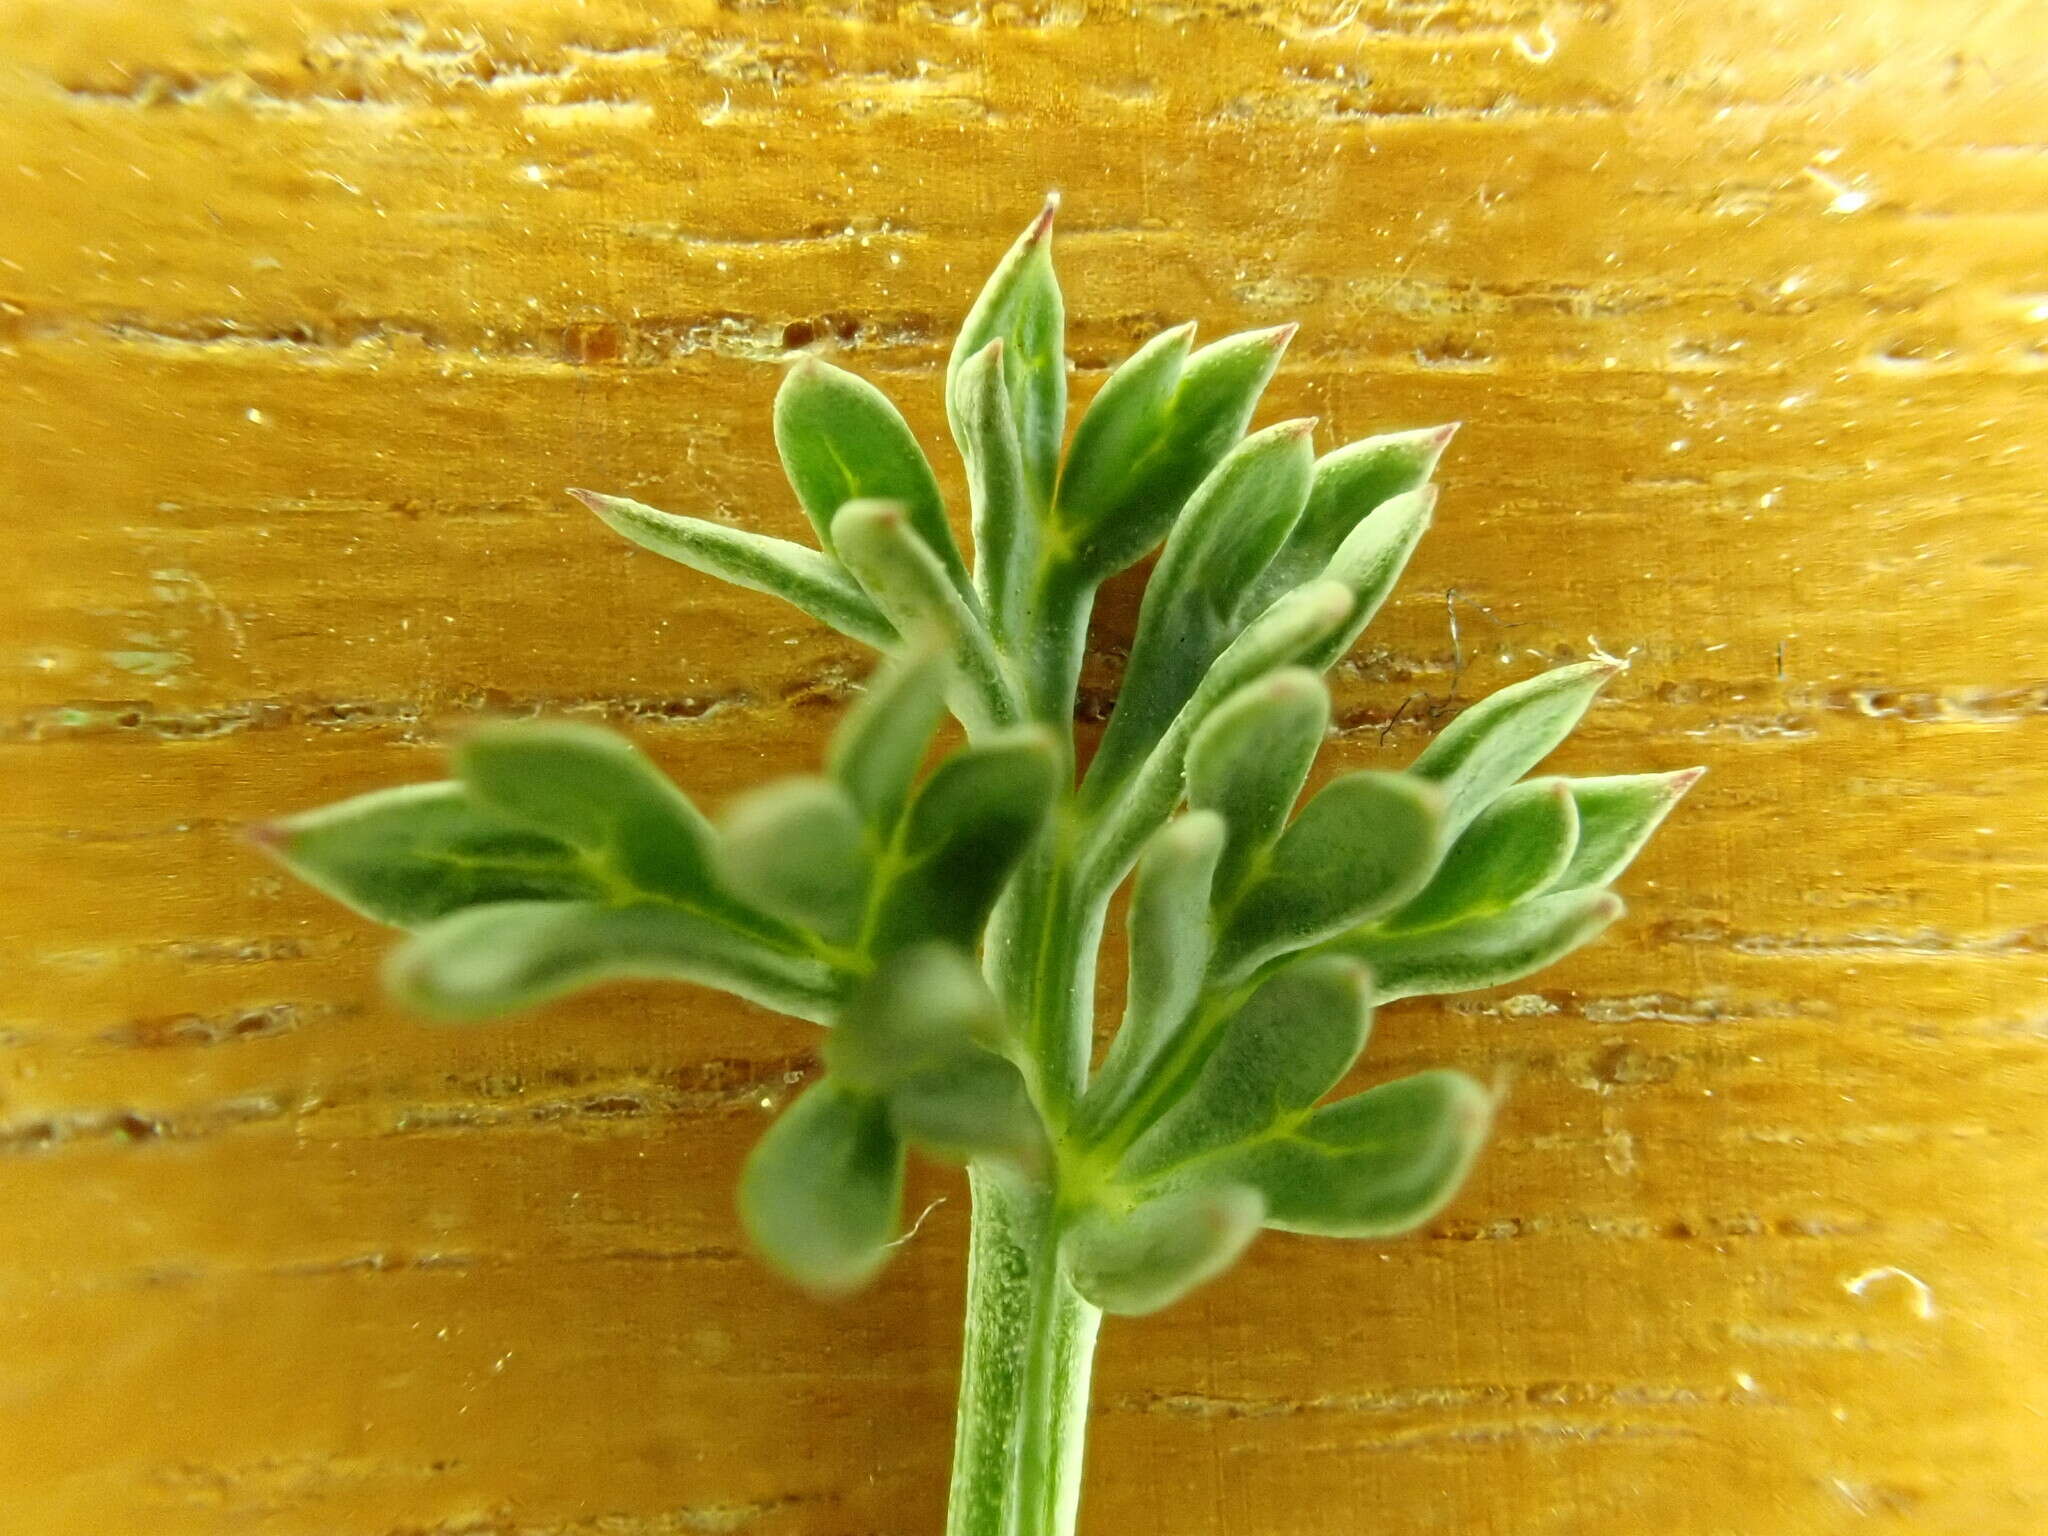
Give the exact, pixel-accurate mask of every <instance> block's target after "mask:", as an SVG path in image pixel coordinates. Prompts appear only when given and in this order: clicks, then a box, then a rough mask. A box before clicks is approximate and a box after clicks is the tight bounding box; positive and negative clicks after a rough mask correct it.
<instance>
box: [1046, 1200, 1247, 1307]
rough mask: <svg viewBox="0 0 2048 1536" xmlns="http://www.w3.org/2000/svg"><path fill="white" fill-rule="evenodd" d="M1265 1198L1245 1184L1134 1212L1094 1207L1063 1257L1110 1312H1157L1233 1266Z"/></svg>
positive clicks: (1077, 1284)
mask: <svg viewBox="0 0 2048 1536" xmlns="http://www.w3.org/2000/svg"><path fill="white" fill-rule="evenodd" d="M1265 1214H1266V1202H1265V1200H1264V1199H1263V1198H1261V1196H1260V1195H1259V1193H1258V1191H1257V1190H1255V1189H1251V1188H1248V1187H1247V1186H1245V1185H1242V1184H1224V1185H1220V1186H1217V1187H1213V1188H1208V1187H1204V1188H1194V1189H1184V1190H1176V1191H1173V1192H1172V1193H1169V1194H1165V1195H1161V1196H1159V1197H1158V1198H1156V1199H1153V1200H1147V1201H1144V1202H1142V1203H1140V1204H1138V1205H1136V1206H1133V1207H1131V1208H1130V1209H1128V1210H1122V1211H1109V1210H1101V1209H1097V1210H1092V1211H1089V1212H1088V1213H1087V1214H1085V1215H1083V1216H1082V1217H1081V1218H1080V1219H1079V1220H1078V1221H1076V1222H1075V1223H1074V1225H1073V1226H1071V1227H1070V1228H1068V1230H1067V1233H1066V1236H1065V1237H1064V1238H1063V1239H1062V1240H1061V1243H1060V1260H1061V1264H1062V1267H1063V1268H1064V1269H1065V1270H1066V1273H1067V1278H1068V1279H1069V1280H1070V1281H1071V1282H1072V1284H1073V1287H1074V1289H1075V1290H1077V1291H1079V1292H1080V1293H1081V1294H1082V1295H1083V1296H1084V1297H1086V1298H1087V1299H1088V1300H1089V1301H1091V1302H1093V1303H1094V1304H1095V1305H1096V1306H1098V1307H1100V1308H1102V1310H1103V1311H1105V1312H1114V1313H1119V1314H1122V1315H1123V1316H1126V1317H1136V1316H1141V1315H1143V1314H1144V1313H1147V1312H1157V1311H1158V1310H1159V1309H1160V1308H1162V1307H1166V1306H1170V1305H1171V1304H1172V1303H1174V1302H1176V1301H1178V1300H1180V1298H1181V1297H1183V1296H1185V1295H1186V1294H1187V1293H1188V1292H1189V1291H1191V1290H1193V1289H1194V1288H1195V1287H1196V1286H1198V1285H1201V1284H1203V1283H1204V1282H1205V1281H1208V1280H1211V1279H1214V1278H1215V1277H1216V1276H1217V1275H1220V1274H1222V1273H1223V1271H1224V1270H1226V1269H1228V1268H1229V1267H1230V1266H1231V1265H1232V1264H1235V1263H1236V1262H1237V1259H1238V1255H1240V1254H1241V1253H1243V1252H1244V1250H1245V1249H1246V1248H1247V1247H1248V1246H1250V1244H1251V1241H1252V1239H1253V1238H1255V1237H1257V1236H1258V1235H1259V1227H1260V1225H1261V1224H1262V1223H1263V1221H1264V1219H1265Z"/></svg>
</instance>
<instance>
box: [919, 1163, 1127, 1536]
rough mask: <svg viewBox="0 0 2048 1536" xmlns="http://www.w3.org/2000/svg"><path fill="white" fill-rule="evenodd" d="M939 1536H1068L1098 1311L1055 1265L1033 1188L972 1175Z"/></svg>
mask: <svg viewBox="0 0 2048 1536" xmlns="http://www.w3.org/2000/svg"><path fill="white" fill-rule="evenodd" d="M971 1182H972V1185H973V1191H974V1227H973V1235H972V1238H971V1240H970V1246H969V1249H968V1259H967V1334H966V1348H965V1354H964V1358H963V1360H962V1362H961V1369H960V1416H959V1421H958V1425H957V1428H956V1431H955V1434H956V1438H955V1441H954V1446H953V1487H952V1496H951V1500H950V1503H949V1505H948V1509H947V1517H946V1536H1072V1533H1073V1530H1074V1519H1075V1514H1076V1511H1077V1510H1078V1509H1079V1507H1080V1502H1081V1454H1082V1448H1083V1443H1084V1441H1085V1438H1086V1434H1087V1424H1088V1381H1089V1374H1090V1370H1091V1368H1092V1366H1093V1364H1094V1359H1095V1334H1096V1329H1097V1327H1098V1326H1099V1325H1100V1323H1101V1321H1102V1314H1101V1312H1099V1311H1098V1310H1097V1309H1096V1308H1094V1307H1092V1306H1090V1305H1089V1304H1088V1303H1087V1302H1085V1301H1083V1300H1082V1299H1081V1298H1080V1297H1079V1296H1077V1295H1076V1294H1075V1293H1074V1290H1073V1287H1072V1286H1070V1285H1068V1284H1067V1282H1066V1279H1065V1278H1064V1277H1063V1276H1062V1275H1061V1274H1060V1270H1059V1264H1058V1262H1057V1258H1058V1255H1057V1245H1058V1240H1059V1231H1058V1227H1057V1224H1056V1222H1055V1220H1054V1201H1053V1197H1052V1193H1051V1191H1050V1190H1048V1189H1046V1188H1044V1187H1043V1186H1037V1185H1025V1184H1023V1183H1021V1182H1019V1181H1017V1180H1015V1179H1013V1178H1010V1177H1008V1176H1006V1175H1003V1174H1000V1173H994V1172H990V1171H987V1170H984V1169H979V1168H977V1169H976V1170H974V1172H973V1174H972V1175H971Z"/></svg>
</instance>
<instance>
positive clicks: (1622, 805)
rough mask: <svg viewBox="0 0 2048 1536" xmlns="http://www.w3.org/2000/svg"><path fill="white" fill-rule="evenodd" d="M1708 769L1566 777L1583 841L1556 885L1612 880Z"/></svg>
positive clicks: (1574, 887) (1565, 887)
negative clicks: (1604, 776)
mask: <svg viewBox="0 0 2048 1536" xmlns="http://www.w3.org/2000/svg"><path fill="white" fill-rule="evenodd" d="M1705 772H1706V770H1705V769H1704V768H1685V769H1681V770H1680V771H1679V772H1677V773H1632V774H1622V775H1619V776H1617V777H1614V778H1606V779H1567V780H1565V783H1566V785H1567V786H1568V787H1569V788H1570V790H1571V795H1572V801H1573V803H1574V805H1576V806H1577V808H1578V813H1579V841H1578V846H1577V847H1576V848H1575V849H1574V850H1573V851H1572V858H1571V862H1570V863H1569V864H1567V865H1566V866H1565V867H1564V870H1563V871H1562V873H1560V874H1559V875H1558V877H1557V879H1556V880H1555V881H1553V882H1552V884H1553V885H1555V886H1556V888H1557V889H1559V890H1563V891H1570V890H1578V889H1580V888H1581V887H1584V886H1601V885H1611V884H1613V883H1614V881H1615V880H1617V879H1619V878H1620V876H1621V873H1622V871H1624V870H1625V869H1627V868H1628V867H1629V865H1630V864H1632V863H1634V862H1635V857H1636V855H1637V854H1638V853H1641V852H1642V851H1643V845H1644V844H1645V843H1647V842H1648V841H1649V840H1650V834H1651V833H1653V832H1655V831H1656V830H1657V828H1658V826H1659V825H1660V824H1661V823H1662V822H1663V820H1664V818H1665V817H1666V816H1668V815H1670V814H1671V808H1672V807H1673V806H1675V805H1677V804H1678V802H1679V801H1680V800H1683V799H1684V798H1685V796H1686V792H1687V791H1688V790H1690V789H1691V788H1692V787H1693V785H1694V784H1696V783H1698V782H1699V778H1700V775H1701V774H1703V773H1705Z"/></svg>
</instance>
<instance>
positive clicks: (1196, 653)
mask: <svg viewBox="0 0 2048 1536" xmlns="http://www.w3.org/2000/svg"><path fill="white" fill-rule="evenodd" d="M1314 425H1315V424H1314V423H1313V422H1311V421H1289V422H1283V423H1281V424H1280V425H1279V426H1277V427H1268V428H1267V429H1266V430H1265V431H1263V432H1259V433H1255V434H1254V435H1252V436H1251V437H1248V438H1246V439H1245V440H1244V442H1242V443H1241V444H1239V445H1238V446H1237V447H1236V448H1235V449H1233V450H1232V451H1231V452H1230V453H1229V454H1228V455H1227V456H1226V457H1225V458H1224V460H1223V461H1222V462H1221V463H1220V464H1218V465H1217V466H1216V468H1215V470H1214V471H1213V472H1212V473H1211V474H1210V476H1209V478H1208V479H1207V480H1205V481H1203V482H1202V485H1201V487H1200V489H1198V490H1197V491H1196V492H1195V494H1194V495H1193V496H1191V497H1190V498H1189V499H1188V504H1187V508H1186V510H1185V511H1183V512H1182V514H1181V517H1180V520H1179V521H1178V522H1177V523H1175V524H1174V528H1173V532H1172V534H1171V535H1170V536H1169V537H1168V539H1167V541H1166V549H1165V551H1164V552H1163V553H1162V554H1161V555H1160V557H1159V564H1158V565H1157V566H1156V567H1155V568H1154V569H1153V572H1152V578H1151V580H1150V581H1149V582H1148V583H1147V584H1146V587H1145V597H1144V602H1143V604H1142V606H1141V607H1140V609H1139V613H1138V632H1137V636H1136V638H1135V639H1134V640H1133V641H1132V643H1131V659H1130V663H1129V665H1128V666H1126V668H1125V669H1124V680H1123V686H1122V688H1121V689H1120V690H1119V691H1118V694H1117V704H1116V711H1115V713H1114V714H1112V715H1111V716H1110V719H1109V728H1108V730H1106V731H1105V732H1104V733H1103V737H1102V745H1101V747H1100V748H1099V749H1098V750H1097V751H1096V754H1095V760H1094V762H1093V763H1091V764H1090V765H1089V769H1088V779H1087V783H1086V785H1085V786H1084V789H1083V803H1084V804H1088V803H1094V804H1100V803H1102V801H1103V800H1105V799H1107V798H1108V797H1109V796H1111V795H1113V794H1114V793H1115V792H1116V789H1117V787H1118V786H1119V785H1121V784H1122V783H1124V782H1125V781H1126V780H1127V779H1128V778H1129V777H1130V775H1131V774H1132V773H1133V772H1135V771H1136V768H1137V766H1138V764H1139V763H1140V762H1142V761H1143V759H1144V757H1145V754H1146V753H1148V752H1150V751H1151V749H1152V747H1153V746H1154V745H1155V744H1156V743H1157V742H1158V740H1159V738H1160V737H1161V736H1162V735H1164V734H1165V732H1166V729H1167V727H1168V726H1169V725H1171V724H1172V722H1173V719H1174V716H1175V715H1177V714H1178V713H1179V712H1180V708H1181V706H1182V705H1183V704H1185V703H1186V702H1187V701H1188V699H1189V698H1190V697H1191V696H1192V695H1193V694H1194V691H1195V689H1196V688H1198V687H1199V686H1200V685H1201V682H1202V678H1203V675H1204V674H1205V673H1206V672H1207V671H1208V669H1209V667H1210V665H1211V664H1212V663H1213V662H1214V661H1215V660H1216V658H1217V657H1218V656H1219V655H1221V654H1222V653H1223V651H1224V649H1225V648H1226V647H1228V646H1229V644H1230V642H1231V641H1232V640H1234V639H1236V638H1237V636H1238V634H1239V633H1240V632H1242V630H1243V629H1244V627H1245V624H1246V622H1247V620H1248V619H1249V618H1250V617H1251V616H1252V615H1254V614H1256V613H1257V612H1259V609H1260V607H1262V606H1264V605H1259V606H1252V605H1251V598H1252V595H1253V591H1254V587H1255V584H1256V581H1257V578H1258V575H1259V573H1260V572H1261V571H1262V570H1264V569H1265V567H1266V562H1267V561H1269V560H1270V559H1271V558H1272V557H1273V554H1274V552H1275V551H1276V550H1278V549H1279V547H1280V545H1281V543H1282V542H1283V541H1284V540H1285V539H1286V537H1287V533H1288V530H1289V529H1291V528H1292V527H1293V526H1294V521H1295V519H1296V518H1298V517H1299V516H1300V515H1301V509H1302V505H1303V503H1304V501H1305V500H1306V499H1307V497H1308V486H1309V478H1310V476H1311V475H1312V474H1313V473H1314V470H1315V450H1314V448H1313V447H1312V446H1311V444H1310V439H1309V434H1310V432H1311V431H1312V430H1313V428H1314Z"/></svg>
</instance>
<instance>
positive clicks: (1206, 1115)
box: [1118, 955, 1372, 1185]
mask: <svg viewBox="0 0 2048 1536" xmlns="http://www.w3.org/2000/svg"><path fill="white" fill-rule="evenodd" d="M1371 1024H1372V973H1371V972H1370V971H1368V970H1367V969H1366V968H1365V967H1364V966H1362V965H1360V964H1358V963H1357V962H1356V961H1353V960H1349V959H1346V958H1344V957H1342V956H1331V955H1318V956H1313V957H1311V958H1309V959H1306V960H1300V961H1296V962H1295V963H1294V964H1292V965H1289V966H1286V967H1284V968H1283V969H1281V970H1279V971H1277V972H1275V973H1274V974H1273V975H1272V976H1271V977H1269V978H1267V980H1266V981H1265V982H1264V983H1263V984H1261V985H1260V986H1259V988H1258V989H1257V990H1256V991H1254V992H1253V993H1252V995H1251V997H1250V999H1249V1000H1248V1001H1247V1002H1246V1003H1245V1004H1244V1005H1243V1006H1242V1007H1241V1008H1239V1009H1238V1010H1237V1012H1236V1013H1235V1014H1233V1015H1232V1016H1231V1017H1230V1018H1229V1019H1228V1020H1227V1021H1225V1022H1224V1024H1223V1025H1222V1027H1221V1028H1220V1029H1219V1030H1218V1031H1216V1033H1215V1034H1214V1036H1213V1037H1212V1038H1211V1040H1210V1041H1209V1042H1208V1057H1207V1060H1206V1061H1204V1062H1203V1063H1202V1066H1201V1070H1200V1072H1199V1073H1198V1074H1197V1075H1196V1076H1195V1077H1194V1078H1193V1081H1192V1082H1191V1083H1190V1084H1189V1086H1188V1087H1187V1088H1186V1089H1185V1090H1184V1091H1183V1092H1182V1093H1181V1094H1180V1096H1179V1097H1178V1098H1177V1099H1176V1100H1174V1102H1173V1103H1172V1104H1171V1105H1170V1106H1169V1107H1168V1108H1167V1109H1166V1111H1165V1113H1164V1114H1162V1115H1160V1116H1159V1117H1158V1118H1157V1119H1156V1120H1155V1121H1154V1122H1153V1123H1152V1125H1151V1128H1150V1129H1149V1130H1147V1131H1146V1132H1145V1133H1144V1134H1143V1135H1142V1136H1140V1137H1139V1138H1138V1139H1137V1141H1136V1142H1135V1143H1134V1144H1133V1145H1132V1147H1131V1149H1130V1150H1129V1152H1127V1153H1126V1154H1125V1155H1124V1159H1123V1162H1122V1164H1121V1166H1120V1168H1119V1170H1118V1173H1119V1177H1120V1178H1122V1179H1125V1180H1127V1181H1129V1182H1131V1183H1133V1184H1138V1185H1143V1184H1147V1183H1151V1182H1155V1181H1157V1180H1159V1179H1161V1178H1163V1177H1164V1176H1166V1175H1167V1174H1168V1173H1170V1172H1171V1171H1173V1170H1174V1169H1176V1168H1181V1167H1184V1166H1187V1165H1191V1164H1193V1163H1195V1162H1196V1161H1197V1160H1199V1159H1201V1158H1204V1157H1207V1156H1210V1155H1212V1154H1215V1153H1218V1152H1221V1151H1223V1150H1225V1149H1227V1148H1230V1147H1234V1146H1237V1145H1239V1144H1241V1143H1244V1142H1250V1141H1256V1140H1260V1139H1262V1138H1265V1137H1270V1136H1275V1135H1279V1134H1283V1133H1284V1131H1285V1129H1286V1128H1287V1127H1288V1126H1290V1125H1292V1124H1293V1123H1294V1122H1296V1121H1298V1120H1300V1119H1301V1118H1302V1117H1303V1116H1305V1115H1307V1114H1308V1112H1309V1111H1310V1109H1311V1108H1313V1106H1314V1105H1315V1102H1316V1101H1317V1100H1318V1099H1320V1098H1321V1097H1322V1096H1323V1095H1324V1094H1326V1093H1328V1092H1329V1091H1330V1090H1331V1089H1332V1088H1334V1087H1336V1085H1337V1082H1338V1080H1339V1079H1340V1078H1342V1077H1343V1076H1344V1074H1345V1073H1346V1072H1348V1071H1350V1070H1351V1064H1352V1063H1353V1062H1354V1061H1356V1060H1357V1059H1358V1053H1359V1052H1360V1051H1362V1050H1364V1049H1365V1037H1366V1033H1367V1031H1368V1030H1369V1029H1370V1028H1371Z"/></svg>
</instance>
